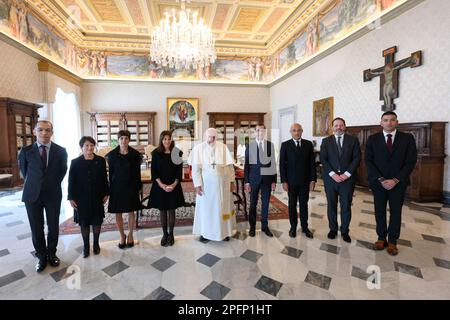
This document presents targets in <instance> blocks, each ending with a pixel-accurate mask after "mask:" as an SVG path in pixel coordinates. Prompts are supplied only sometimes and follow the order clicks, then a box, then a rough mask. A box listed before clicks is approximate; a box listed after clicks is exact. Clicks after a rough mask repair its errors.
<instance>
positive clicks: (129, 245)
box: [127, 240, 134, 248]
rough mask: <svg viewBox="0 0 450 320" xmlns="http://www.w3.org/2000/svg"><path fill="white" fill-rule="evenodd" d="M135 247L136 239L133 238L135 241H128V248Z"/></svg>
mask: <svg viewBox="0 0 450 320" xmlns="http://www.w3.org/2000/svg"><path fill="white" fill-rule="evenodd" d="M133 247H134V240H133V242H128V241H127V248H133Z"/></svg>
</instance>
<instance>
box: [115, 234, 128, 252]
mask: <svg viewBox="0 0 450 320" xmlns="http://www.w3.org/2000/svg"><path fill="white" fill-rule="evenodd" d="M117 246H118V247H119V249H125V247H126V246H127V236H125V240H123V242H119V244H118V245H117Z"/></svg>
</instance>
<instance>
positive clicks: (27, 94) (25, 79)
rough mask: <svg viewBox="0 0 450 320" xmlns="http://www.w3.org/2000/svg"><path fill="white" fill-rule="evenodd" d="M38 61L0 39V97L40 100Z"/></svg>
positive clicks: (31, 100) (36, 101)
mask: <svg viewBox="0 0 450 320" xmlns="http://www.w3.org/2000/svg"><path fill="white" fill-rule="evenodd" d="M38 62H39V61H38V60H37V59H35V58H33V57H31V56H29V55H28V54H26V53H24V52H22V51H20V50H19V49H17V48H15V47H13V46H11V45H9V44H7V43H6V42H4V41H2V40H0V97H9V98H14V99H18V100H23V101H27V102H33V103H39V102H42V94H41V92H42V91H41V86H40V79H39V71H38V68H37V63H38Z"/></svg>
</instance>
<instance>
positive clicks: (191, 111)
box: [167, 98, 199, 140]
mask: <svg viewBox="0 0 450 320" xmlns="http://www.w3.org/2000/svg"><path fill="white" fill-rule="evenodd" d="M198 100H199V99H198V98H167V130H170V131H172V136H173V139H174V140H181V139H183V140H196V139H198V133H197V131H198V130H197V126H198Z"/></svg>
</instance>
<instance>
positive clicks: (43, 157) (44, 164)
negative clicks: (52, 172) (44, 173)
mask: <svg viewBox="0 0 450 320" xmlns="http://www.w3.org/2000/svg"><path fill="white" fill-rule="evenodd" d="M39 148H41V162H42V168H44V169H46V168H47V147H46V146H44V145H41V146H40V147H39Z"/></svg>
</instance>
